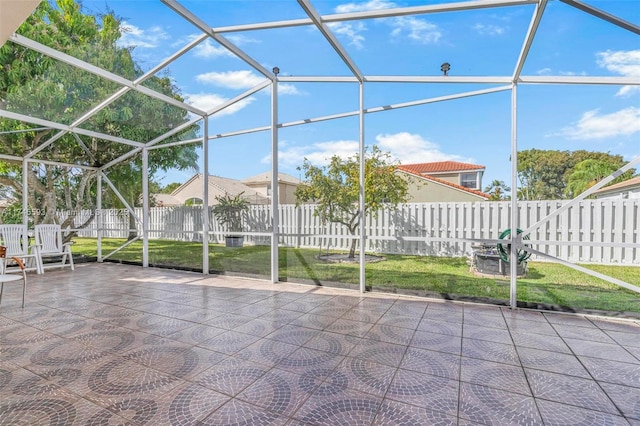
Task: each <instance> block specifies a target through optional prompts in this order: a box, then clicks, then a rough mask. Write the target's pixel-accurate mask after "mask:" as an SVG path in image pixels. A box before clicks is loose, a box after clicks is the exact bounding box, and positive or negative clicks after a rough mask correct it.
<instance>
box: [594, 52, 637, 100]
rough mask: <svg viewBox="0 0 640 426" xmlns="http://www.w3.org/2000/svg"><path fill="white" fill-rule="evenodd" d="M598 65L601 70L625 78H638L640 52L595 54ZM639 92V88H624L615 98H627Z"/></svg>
mask: <svg viewBox="0 0 640 426" xmlns="http://www.w3.org/2000/svg"><path fill="white" fill-rule="evenodd" d="M596 57H597V58H598V59H597V61H598V65H599V66H600V67H601V68H606V69H607V70H609V71H611V72H613V73H616V74H620V75H623V76H627V77H638V76H640V50H618V51H611V50H607V51H605V52H598V53H596ZM636 92H640V86H624V87H622V88H621V89H620V90H619V91H618V93H616V95H617V96H628V95H630V94H632V93H636Z"/></svg>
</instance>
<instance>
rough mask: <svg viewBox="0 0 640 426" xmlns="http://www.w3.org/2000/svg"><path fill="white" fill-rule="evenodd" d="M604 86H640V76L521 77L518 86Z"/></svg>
mask: <svg viewBox="0 0 640 426" xmlns="http://www.w3.org/2000/svg"><path fill="white" fill-rule="evenodd" d="M523 83H524V84H603V85H613V86H621V85H622V86H634V85H635V86H637V85H640V76H612V77H606V76H605V77H598V76H576V75H560V76H551V75H528V76H521V77H520V78H519V79H518V84H523Z"/></svg>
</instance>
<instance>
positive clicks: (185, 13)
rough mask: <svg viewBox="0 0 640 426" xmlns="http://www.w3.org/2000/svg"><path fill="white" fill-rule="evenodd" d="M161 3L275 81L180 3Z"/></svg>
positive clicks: (266, 71)
mask: <svg viewBox="0 0 640 426" xmlns="http://www.w3.org/2000/svg"><path fill="white" fill-rule="evenodd" d="M161 1H162V3H164V4H165V5H166V6H167V7H169V8H170V9H171V10H173V11H174V12H176V13H177V14H178V15H180V16H182V17H183V18H184V19H186V20H187V21H189V22H191V23H192V24H193V25H195V26H196V27H197V28H198V29H200V30H201V31H202V32H203V33H205V34H207V35H208V36H209V37H211V38H212V39H214V40H215V41H217V42H218V43H220V44H221V45H222V46H224V47H225V48H226V49H227V50H229V51H230V52H231V53H233V54H234V55H236V56H237V57H238V58H240V59H242V60H243V61H245V62H246V63H247V64H249V65H251V66H252V67H253V68H255V69H256V70H257V71H258V72H260V73H261V74H262V75H264V76H265V77H267V78H269V79H270V80H274V79H275V76H274V75H273V74H272V73H271V72H270V71H269V70H267V69H266V68H265V67H263V66H262V65H260V63H258V62H257V61H256V60H254V59H253V58H252V57H251V56H249V55H247V54H246V53H245V52H244V51H243V50H242V49H240V48H239V47H238V46H236V45H235V44H233V43H231V42H230V41H229V40H227V39H226V38H224V37H223V36H221V35H220V34H217V33H216V32H215V31H214V30H213V29H212V28H211V27H210V26H209V25H207V23H206V22H204V21H203V20H202V19H200V18H199V17H198V16H196V15H195V14H194V13H192V12H191V11H190V10H188V9H187V8H186V7H184V6H182V5H181V4H180V3H178V2H177V1H175V0H161ZM200 115H204V114H200Z"/></svg>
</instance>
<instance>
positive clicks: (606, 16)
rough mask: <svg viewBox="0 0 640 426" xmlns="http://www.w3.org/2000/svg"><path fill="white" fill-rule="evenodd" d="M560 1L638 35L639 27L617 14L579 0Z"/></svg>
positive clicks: (639, 32) (639, 33)
mask: <svg viewBox="0 0 640 426" xmlns="http://www.w3.org/2000/svg"><path fill="white" fill-rule="evenodd" d="M560 1H561V2H562V3H565V4H568V5H570V6H573V7H575V8H576V9H580V10H582V11H583V12H586V13H588V14H590V15H593V16H596V17H598V18H600V19H603V20H605V21H607V22H609V23H611V24H613V25H617V26H618V27H620V28H624V29H625V30H628V31H631V32H633V33H636V34H638V35H640V27H639V26H638V25H635V24H633V23H631V22H629V21H625V20H624V19H620V18H618V17H617V16H614V15H612V14H610V13H607V12H605V11H603V10H600V9H597V8H595V7H593V6H589V5H588V4H585V3H583V2H581V1H577V0H560Z"/></svg>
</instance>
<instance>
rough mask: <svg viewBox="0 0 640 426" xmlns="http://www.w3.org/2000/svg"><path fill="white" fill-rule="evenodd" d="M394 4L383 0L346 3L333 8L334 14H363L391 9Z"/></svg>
mask: <svg viewBox="0 0 640 426" xmlns="http://www.w3.org/2000/svg"><path fill="white" fill-rule="evenodd" d="M396 6H397V5H396V3H394V2H392V1H384V0H369V1H366V2H363V3H346V4H341V5H339V6H337V7H336V8H335V11H336V13H351V12H364V11H367V10H378V9H391V8H393V7H396Z"/></svg>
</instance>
